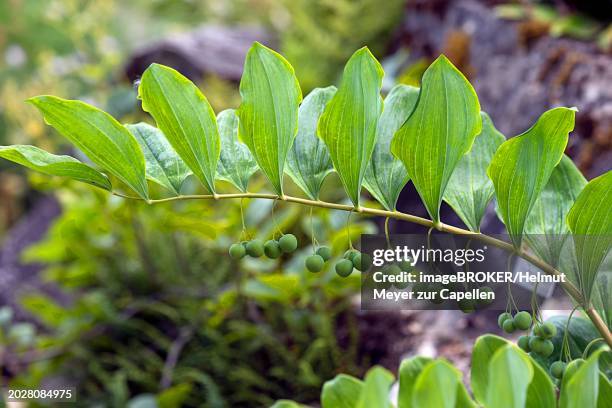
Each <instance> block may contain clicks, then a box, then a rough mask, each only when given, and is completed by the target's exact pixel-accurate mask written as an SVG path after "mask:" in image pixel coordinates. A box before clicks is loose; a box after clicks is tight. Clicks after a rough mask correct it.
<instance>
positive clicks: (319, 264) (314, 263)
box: [304, 255, 325, 272]
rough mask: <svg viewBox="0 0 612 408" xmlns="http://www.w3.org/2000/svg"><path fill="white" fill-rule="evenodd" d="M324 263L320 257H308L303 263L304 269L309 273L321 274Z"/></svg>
mask: <svg viewBox="0 0 612 408" xmlns="http://www.w3.org/2000/svg"><path fill="white" fill-rule="evenodd" d="M324 263H325V261H324V260H323V257H322V256H321V255H310V256H309V257H307V258H306V261H305V262H304V264H305V265H306V269H308V270H309V271H310V272H321V269H323V264H324Z"/></svg>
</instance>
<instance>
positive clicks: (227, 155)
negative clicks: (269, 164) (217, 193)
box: [217, 109, 257, 193]
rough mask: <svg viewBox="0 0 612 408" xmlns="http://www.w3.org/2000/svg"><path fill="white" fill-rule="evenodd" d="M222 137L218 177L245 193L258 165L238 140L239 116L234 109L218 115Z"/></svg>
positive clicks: (247, 149)
mask: <svg viewBox="0 0 612 408" xmlns="http://www.w3.org/2000/svg"><path fill="white" fill-rule="evenodd" d="M217 124H218V125H219V134H220V135H221V156H220V157H219V165H218V166H217V176H218V177H219V178H220V179H222V180H226V181H228V182H230V183H232V184H233V185H234V186H235V187H236V188H237V189H238V190H240V191H242V192H243V193H245V192H246V191H247V186H248V184H249V179H250V178H251V176H252V175H253V173H255V172H256V171H257V163H255V159H254V158H253V155H252V154H251V152H250V151H249V148H248V147H247V146H246V145H245V144H244V143H242V142H241V141H240V140H238V116H236V111H235V110H234V109H226V110H224V111H223V112H220V113H219V115H217Z"/></svg>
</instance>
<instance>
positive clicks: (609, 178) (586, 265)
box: [567, 170, 612, 300]
mask: <svg viewBox="0 0 612 408" xmlns="http://www.w3.org/2000/svg"><path fill="white" fill-rule="evenodd" d="M610 202H612V170H610V171H608V172H607V173H605V174H603V175H601V176H599V177H596V178H594V179H593V180H591V181H590V182H589V183H588V184H587V185H586V186H585V187H584V189H583V190H582V192H581V193H580V195H579V196H578V198H577V199H576V202H575V203H574V205H573V206H572V208H571V209H570V211H569V214H568V215H567V224H568V226H569V229H570V231H571V232H572V234H574V235H573V239H574V247H575V248H576V256H577V257H578V272H579V273H580V278H581V279H580V281H581V282H580V289H581V291H582V293H583V295H584V297H585V298H586V299H587V300H588V299H589V298H590V296H591V292H592V288H593V285H594V283H595V281H596V279H597V274H598V272H599V270H600V266H601V264H602V263H603V261H604V259H605V258H606V256H607V254H608V253H609V252H610V248H611V247H612V211H610Z"/></svg>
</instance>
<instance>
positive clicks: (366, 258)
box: [353, 252, 401, 272]
mask: <svg viewBox="0 0 612 408" xmlns="http://www.w3.org/2000/svg"><path fill="white" fill-rule="evenodd" d="M353 266H354V267H355V269H357V270H358V271H361V272H363V271H367V270H368V269H370V266H372V258H370V255H368V254H364V253H360V252H358V253H357V254H356V255H355V256H354V257H353ZM398 269H399V267H398ZM400 272H401V271H400Z"/></svg>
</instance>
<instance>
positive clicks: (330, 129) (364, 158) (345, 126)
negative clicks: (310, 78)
mask: <svg viewBox="0 0 612 408" xmlns="http://www.w3.org/2000/svg"><path fill="white" fill-rule="evenodd" d="M383 75H384V72H383V69H382V67H381V66H380V64H379V62H378V61H376V58H374V56H373V55H372V53H371V52H370V50H368V48H367V47H364V48H361V49H359V50H358V51H356V52H355V53H354V54H353V55H352V56H351V58H350V59H349V60H348V62H347V63H346V66H345V67H344V73H343V75H342V82H341V84H340V88H339V89H338V91H337V92H336V95H334V97H333V98H332V100H331V101H330V102H329V103H328V104H327V106H326V107H325V111H324V112H323V115H321V118H320V119H319V125H318V134H319V137H321V139H323V141H324V142H325V144H326V145H327V147H328V148H329V154H330V156H331V158H332V162H333V164H334V167H335V169H336V171H337V172H338V176H339V177H340V180H341V181H342V185H343V186H344V189H345V190H346V193H347V195H348V196H349V198H350V199H351V201H352V202H353V204H354V205H355V206H359V194H360V192H361V184H362V182H363V178H364V176H365V172H366V168H367V166H368V163H369V161H370V157H371V156H372V151H373V150H374V144H375V143H376V128H377V125H378V120H379V117H380V114H381V112H382V109H383V101H382V97H381V96H380V88H381V85H382V78H383Z"/></svg>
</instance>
